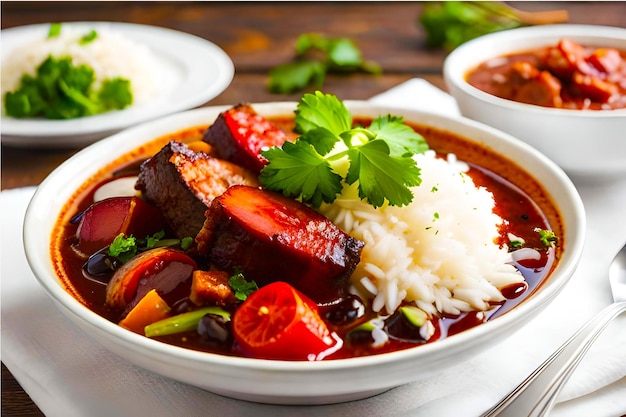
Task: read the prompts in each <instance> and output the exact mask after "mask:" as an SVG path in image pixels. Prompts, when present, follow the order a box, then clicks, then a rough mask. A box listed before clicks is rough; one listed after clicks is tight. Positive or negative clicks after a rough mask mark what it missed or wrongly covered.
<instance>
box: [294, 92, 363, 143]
mask: <svg viewBox="0 0 626 417" xmlns="http://www.w3.org/2000/svg"><path fill="white" fill-rule="evenodd" d="M295 114H296V118H295V123H296V131H298V132H300V133H306V132H308V131H309V130H313V129H316V128H318V127H323V128H326V129H328V131H330V132H331V133H333V134H335V135H339V134H341V133H342V132H345V131H347V130H349V129H350V128H351V127H352V118H351V117H350V112H349V111H348V109H347V108H346V106H345V105H344V104H343V102H341V100H339V99H338V98H337V97H336V96H333V95H331V94H324V93H322V92H321V91H316V92H315V94H305V95H303V96H302V99H300V102H299V103H298V106H297V108H296V111H295Z"/></svg>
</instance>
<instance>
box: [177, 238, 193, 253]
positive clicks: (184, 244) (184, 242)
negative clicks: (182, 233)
mask: <svg viewBox="0 0 626 417" xmlns="http://www.w3.org/2000/svg"><path fill="white" fill-rule="evenodd" d="M192 243H193V238H192V237H189V236H187V237H184V238H182V239H181V240H180V248H181V249H182V250H187V249H189V248H190V247H191V244H192Z"/></svg>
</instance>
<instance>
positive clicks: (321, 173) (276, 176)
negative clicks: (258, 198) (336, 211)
mask: <svg viewBox="0 0 626 417" xmlns="http://www.w3.org/2000/svg"><path fill="white" fill-rule="evenodd" d="M262 154H263V156H264V157H265V158H267V159H268V160H269V161H270V162H269V163H268V164H267V165H266V166H265V168H263V170H261V174H260V176H259V180H260V181H261V183H262V184H263V186H264V187H265V188H267V189H269V190H274V191H280V192H282V193H283V194H284V195H286V196H288V197H292V198H301V199H302V201H305V202H310V203H311V204H312V205H313V206H314V207H319V206H320V205H321V203H322V202H325V203H331V202H333V201H334V200H335V198H337V194H338V193H340V192H341V189H342V186H341V176H339V175H338V174H337V173H335V172H333V171H332V168H331V167H330V165H329V164H328V162H327V161H326V160H325V159H324V158H323V157H322V156H321V155H320V154H318V153H317V152H316V150H315V148H314V147H313V145H311V144H309V143H307V142H304V141H302V140H300V139H298V140H296V142H295V143H291V142H285V143H284V144H283V146H282V148H278V147H273V148H270V149H269V150H267V151H263V152H262Z"/></svg>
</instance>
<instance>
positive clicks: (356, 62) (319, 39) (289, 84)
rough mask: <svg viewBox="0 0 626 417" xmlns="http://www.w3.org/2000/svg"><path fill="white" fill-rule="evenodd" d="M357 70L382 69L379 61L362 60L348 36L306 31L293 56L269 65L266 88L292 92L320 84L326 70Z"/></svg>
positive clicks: (374, 72) (378, 71)
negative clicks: (292, 58)
mask: <svg viewBox="0 0 626 417" xmlns="http://www.w3.org/2000/svg"><path fill="white" fill-rule="evenodd" d="M358 71H361V72H367V73H371V74H380V73H381V72H382V71H381V68H380V66H379V65H378V64H376V63H374V62H369V61H364V60H363V58H362V56H361V51H360V49H359V48H358V47H357V46H356V45H355V43H354V42H353V41H352V40H351V39H349V38H329V37H325V36H323V35H320V34H318V33H305V34H302V35H300V36H299V37H298V40H297V41H296V60H295V61H294V62H289V63H286V64H282V65H278V66H276V67H274V68H272V69H271V70H270V73H269V83H268V85H267V88H268V90H269V91H270V92H271V93H282V94H284V93H292V92H295V91H299V90H302V89H304V88H306V87H307V86H309V85H313V86H317V87H320V86H321V85H322V84H323V82H324V78H325V77H326V74H327V73H330V72H336V73H348V72H358Z"/></svg>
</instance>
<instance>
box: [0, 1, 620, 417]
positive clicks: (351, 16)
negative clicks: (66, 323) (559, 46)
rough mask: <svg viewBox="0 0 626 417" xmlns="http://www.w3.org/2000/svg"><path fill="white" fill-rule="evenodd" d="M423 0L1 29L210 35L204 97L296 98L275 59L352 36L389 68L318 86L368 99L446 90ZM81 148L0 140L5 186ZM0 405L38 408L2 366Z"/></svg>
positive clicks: (235, 9) (200, 10) (588, 10)
mask: <svg viewBox="0 0 626 417" xmlns="http://www.w3.org/2000/svg"><path fill="white" fill-rule="evenodd" d="M511 5H513V6H515V7H517V8H519V9H522V10H527V11H537V10H554V9H566V10H567V11H568V12H569V21H570V22H571V23H587V24H604V25H611V26H620V27H626V3H623V2H518V3H516V2H512V3H511ZM421 10H422V4H421V3H419V2H417V3H413V2H398V3H393V2H391V3H390V2H380V3H378V2H374V3H372V2H366V3H361V2H345V3H342V2H323V3H303V2H298V3H290V2H279V3H265V2H258V3H238V2H235V3H216V2H210V3H205V2H102V3H100V2H81V3H80V5H79V4H78V3H75V2H3V3H2V29H5V28H10V27H14V26H21V25H27V24H33V23H43V22H60V21H90V20H91V21H94V20H98V21H123V22H131V23H140V24H146V25H155V26H161V27H167V28H171V29H175V30H179V31H183V32H188V33H191V34H193V35H196V36H199V37H202V38H205V39H208V40H210V41H212V42H214V43H216V44H217V45H219V46H220V47H221V48H223V49H224V50H225V51H226V52H227V53H228V54H229V55H230V57H231V58H232V60H233V62H234V64H235V69H236V74H235V77H234V80H233V82H232V83H231V85H230V86H229V87H228V88H227V89H226V91H224V92H223V93H222V94H221V95H219V96H218V97H216V98H215V99H214V100H212V101H211V102H210V103H206V105H214V104H236V103H240V102H264V101H278V100H298V99H299V98H300V96H301V93H296V94H290V95H275V94H270V93H268V92H267V90H266V81H267V75H268V71H269V69H270V68H271V67H273V66H275V65H278V64H281V63H284V62H287V61H290V60H291V59H292V58H293V56H294V49H295V40H296V38H297V36H298V35H299V34H301V33H305V32H320V33H324V34H327V35H329V36H341V37H350V38H352V39H353V40H354V41H355V42H356V43H357V44H358V46H359V47H360V48H361V50H362V51H363V55H364V58H366V59H368V60H373V61H376V62H378V63H379V64H380V65H381V66H382V68H383V74H382V75H380V76H372V75H365V74H354V75H348V76H338V75H335V76H329V77H327V79H326V81H325V83H324V85H323V87H322V90H323V91H324V92H326V93H332V94H336V95H337V96H338V97H339V98H340V99H342V100H345V99H367V98H369V97H371V96H373V95H375V94H378V93H381V92H383V91H385V90H387V89H389V88H390V87H393V86H395V85H397V84H400V83H401V82H403V81H406V80H408V79H410V78H414V77H421V78H424V79H426V80H428V81H430V82H431V83H433V84H434V85H436V86H438V87H440V88H443V89H445V85H444V82H443V78H442V75H441V69H442V63H443V60H444V58H445V55H446V54H445V52H444V51H442V50H432V49H428V48H426V46H425V34H424V31H423V30H422V28H421V27H420V26H419V24H418V22H417V18H418V16H419V14H420V12H421ZM76 151H77V150H76V149H62V150H42V149H21V148H13V147H9V146H5V145H2V185H1V187H2V189H10V188H15V187H23V186H31V185H37V184H39V183H40V182H41V181H42V180H43V179H44V178H45V177H46V175H48V174H49V173H50V172H51V171H52V170H53V169H54V168H55V167H56V166H58V165H59V164H60V163H61V162H63V161H64V160H66V159H67V158H68V157H70V156H71V155H72V154H73V153H75V152H76ZM2 414H3V415H5V416H36V415H42V414H41V412H40V411H39V409H38V408H37V406H36V405H35V404H34V403H33V402H32V401H31V399H30V397H29V396H28V395H27V394H26V393H25V392H24V391H23V390H22V389H21V387H20V386H19V384H18V383H17V381H16V380H15V379H14V378H13V376H12V375H11V373H10V372H9V371H8V370H7V368H6V367H5V366H4V364H3V365H2Z"/></svg>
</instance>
